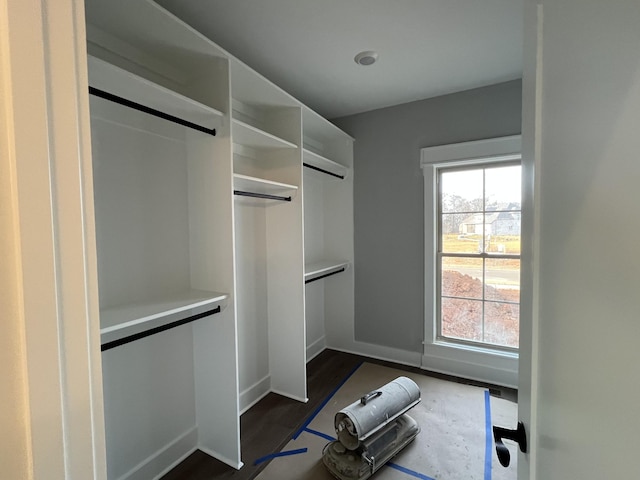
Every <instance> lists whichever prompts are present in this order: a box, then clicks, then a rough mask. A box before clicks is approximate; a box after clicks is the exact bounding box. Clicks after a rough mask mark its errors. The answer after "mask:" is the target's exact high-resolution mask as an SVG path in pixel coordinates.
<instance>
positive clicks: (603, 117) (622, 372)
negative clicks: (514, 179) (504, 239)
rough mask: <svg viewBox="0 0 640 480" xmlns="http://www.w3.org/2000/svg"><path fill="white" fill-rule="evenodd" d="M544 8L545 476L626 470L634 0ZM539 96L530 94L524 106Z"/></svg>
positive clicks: (630, 424) (631, 436)
mask: <svg viewBox="0 0 640 480" xmlns="http://www.w3.org/2000/svg"><path fill="white" fill-rule="evenodd" d="M543 4H544V37H543V44H542V46H543V56H542V82H543V83H542V110H541V112H542V116H541V124H540V125H541V128H542V131H541V143H540V144H539V145H538V149H537V151H536V153H537V154H539V155H540V168H539V169H538V170H536V171H535V175H536V176H539V182H540V183H539V185H540V195H539V203H538V206H539V215H540V217H539V222H540V223H539V227H540V228H539V230H538V232H537V240H538V241H539V246H540V249H539V258H538V259H537V262H536V263H537V265H536V267H537V268H538V272H539V289H538V292H539V295H538V297H537V298H536V299H535V301H536V303H535V305H534V312H535V313H536V317H535V318H534V322H537V328H538V331H539V335H538V338H539V345H538V347H539V349H538V352H537V353H538V354H537V356H535V352H534V359H535V360H537V365H536V368H537V369H538V371H539V375H538V382H537V390H535V389H534V390H533V395H535V396H534V397H533V398H532V401H533V402H536V403H537V430H538V435H537V436H536V437H534V438H533V439H532V442H533V443H534V445H535V447H534V448H536V452H537V456H536V458H535V459H534V461H535V462H536V469H537V478H540V479H546V478H584V479H596V478H626V477H630V476H631V477H632V476H635V475H637V472H638V462H637V448H636V440H637V432H638V430H639V429H640V420H639V417H638V416H637V415H635V414H634V413H633V412H634V411H635V410H636V408H637V405H638V401H639V400H640V383H639V382H638V381H637V377H638V373H637V365H638V363H639V362H640V350H639V349H638V347H637V341H638V338H640V322H638V311H639V310H640V299H639V297H638V291H640V277H638V275H637V272H638V271H640V257H638V254H637V245H638V242H637V238H638V236H639V235H640V225H639V224H638V222H636V221H635V220H634V219H636V218H637V216H638V215H637V205H638V204H639V203H640V195H639V193H638V192H639V191H638V178H640V163H639V162H638V161H637V158H638V152H639V151H640V136H639V135H638V124H640V56H638V48H637V46H638V45H639V44H640V29H638V25H639V24H640V3H639V2H637V1H636V0H614V1H609V2H601V1H597V0H557V1H548V2H546V1H545V2H543ZM528 85H529V87H530V88H531V84H528ZM533 98H534V96H533V95H531V92H528V94H527V95H525V99H526V101H527V103H526V104H525V111H526V110H527V109H529V110H531V109H534V108H535V105H534V104H533V103H532V99H533ZM526 133H527V132H525V135H526ZM528 133H529V134H532V133H533V131H532V128H531V124H529V129H528Z"/></svg>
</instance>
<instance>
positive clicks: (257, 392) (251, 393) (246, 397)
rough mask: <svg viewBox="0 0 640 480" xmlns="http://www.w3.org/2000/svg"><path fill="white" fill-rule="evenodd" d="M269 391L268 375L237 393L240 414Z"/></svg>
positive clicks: (269, 380)
mask: <svg viewBox="0 0 640 480" xmlns="http://www.w3.org/2000/svg"><path fill="white" fill-rule="evenodd" d="M269 393H271V377H270V376H269V375H267V376H265V377H263V378H262V379H261V380H258V381H257V382H255V383H254V384H253V385H251V386H250V387H249V388H245V389H244V390H243V391H242V392H240V395H239V401H238V403H239V404H240V415H242V414H243V413H244V412H246V411H247V410H249V409H250V408H251V407H253V406H254V405H255V404H256V403H258V402H259V401H260V400H262V399H263V398H264V397H266V396H267V395H269Z"/></svg>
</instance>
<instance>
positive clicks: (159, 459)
mask: <svg viewBox="0 0 640 480" xmlns="http://www.w3.org/2000/svg"><path fill="white" fill-rule="evenodd" d="M197 442H198V427H197V426H193V427H191V428H190V429H188V430H187V431H185V432H184V433H182V434H181V435H178V436H177V437H176V438H175V439H173V440H172V441H170V442H169V443H167V444H166V445H165V446H164V447H162V448H160V449H158V450H157V451H156V452H154V453H152V454H151V455H149V456H148V457H147V458H145V459H144V460H143V461H141V462H140V463H138V464H137V465H136V466H135V467H133V468H132V469H131V470H129V471H128V472H127V473H125V474H124V475H122V476H120V477H119V478H118V480H146V479H148V478H153V479H154V480H157V479H159V478H161V477H162V476H163V475H165V474H167V473H168V472H169V471H170V470H171V469H172V468H174V467H175V466H176V465H178V464H179V463H180V462H182V461H183V460H184V459H185V458H187V457H188V456H189V455H191V454H192V453H193V452H195V451H196V450H197V449H198V446H197ZM180 452H182V453H180ZM175 458H177V460H174V461H171V459H175ZM164 465H169V466H168V467H164ZM159 467H163V468H162V470H158V468H159Z"/></svg>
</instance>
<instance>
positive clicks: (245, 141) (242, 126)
mask: <svg viewBox="0 0 640 480" xmlns="http://www.w3.org/2000/svg"><path fill="white" fill-rule="evenodd" d="M231 136H232V138H233V143H238V144H240V145H244V146H247V147H252V148H297V145H296V144H295V143H291V142H289V141H288V140H284V139H283V138H280V137H276V136H275V135H272V134H270V133H268V132H265V131H264V130H260V129H259V128H256V127H254V126H252V125H249V124H248V123H245V122H243V121H241V120H238V119H233V123H232V129H231Z"/></svg>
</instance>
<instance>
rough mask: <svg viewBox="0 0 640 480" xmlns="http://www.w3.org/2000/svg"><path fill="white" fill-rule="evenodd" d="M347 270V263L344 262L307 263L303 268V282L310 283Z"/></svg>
mask: <svg viewBox="0 0 640 480" xmlns="http://www.w3.org/2000/svg"><path fill="white" fill-rule="evenodd" d="M347 268H349V262H347V261H344V260H323V261H321V262H314V263H308V264H305V266H304V281H305V283H306V282H311V281H313V280H316V279H319V277H323V276H325V275H331V274H333V273H338V272H341V271H342V270H346V269H347Z"/></svg>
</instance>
